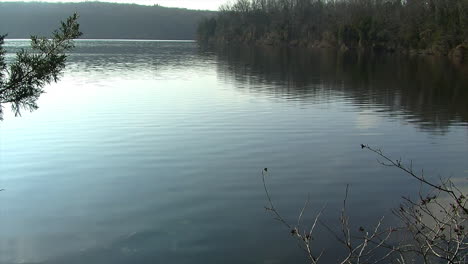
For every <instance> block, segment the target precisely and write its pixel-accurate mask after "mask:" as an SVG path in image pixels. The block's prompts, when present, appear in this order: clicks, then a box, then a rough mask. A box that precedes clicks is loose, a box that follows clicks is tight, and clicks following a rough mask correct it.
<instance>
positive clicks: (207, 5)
mask: <svg viewBox="0 0 468 264" xmlns="http://www.w3.org/2000/svg"><path fill="white" fill-rule="evenodd" d="M18 1H21V0H0V2H18ZM22 2H63V3H71V2H85V0H42V1H38V0H28V1H22ZM100 2H114V3H134V4H140V5H154V4H159V5H162V6H167V7H182V8H189V9H206V10H218V8H219V6H220V5H222V4H224V3H226V2H229V0H100Z"/></svg>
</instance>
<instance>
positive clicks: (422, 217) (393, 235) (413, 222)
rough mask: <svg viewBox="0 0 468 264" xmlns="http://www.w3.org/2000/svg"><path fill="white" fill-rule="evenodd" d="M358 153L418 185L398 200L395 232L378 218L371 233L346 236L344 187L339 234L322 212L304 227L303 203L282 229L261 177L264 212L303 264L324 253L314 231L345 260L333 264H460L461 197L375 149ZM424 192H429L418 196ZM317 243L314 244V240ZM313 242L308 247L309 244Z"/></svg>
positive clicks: (465, 217)
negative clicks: (331, 240) (328, 238)
mask: <svg viewBox="0 0 468 264" xmlns="http://www.w3.org/2000/svg"><path fill="white" fill-rule="evenodd" d="M361 148H362V149H367V150H370V151H372V152H374V153H376V154H377V155H378V156H379V157H380V158H381V159H382V160H383V161H379V162H380V163H381V164H382V165H384V166H389V167H396V168H398V169H400V170H402V171H403V172H405V173H406V174H407V175H409V176H411V177H412V178H414V179H416V180H417V181H418V182H419V183H420V184H421V189H420V192H419V194H418V198H417V199H411V198H409V197H404V198H403V200H404V201H403V203H401V205H400V207H399V208H398V209H396V210H394V211H393V213H394V214H395V215H396V216H397V217H398V218H399V219H400V223H401V226H399V227H385V226H384V225H383V220H384V218H383V217H382V218H381V219H380V220H379V221H378V222H377V223H376V225H375V226H374V227H371V228H366V227H362V226H361V227H359V229H358V230H355V231H354V230H351V227H350V226H351V225H350V218H349V216H348V214H347V198H348V187H349V186H347V187H346V195H345V198H344V201H343V207H342V210H341V214H340V218H339V220H340V228H339V231H336V230H334V228H333V227H331V226H330V225H329V224H328V223H325V222H322V221H321V220H320V217H321V215H322V213H323V210H324V209H323V208H322V210H320V211H319V213H318V214H317V215H316V216H315V218H314V220H313V221H312V223H311V224H310V227H309V228H307V227H304V226H305V225H304V224H303V223H302V217H303V215H304V212H305V210H306V208H307V206H308V204H309V199H307V201H306V203H305V205H304V207H303V208H302V210H301V212H300V214H299V217H298V220H297V224H295V225H293V224H290V223H288V222H287V221H286V220H285V219H284V218H283V217H282V216H281V214H280V213H279V211H278V210H277V209H276V207H275V206H274V204H273V202H272V199H271V196H270V193H269V192H268V188H267V186H266V183H265V177H266V175H267V174H268V169H267V168H265V169H263V171H262V176H263V177H262V179H263V186H264V188H265V193H266V196H267V199H268V203H269V204H268V206H267V207H265V208H266V209H267V211H269V212H271V213H272V215H273V217H274V219H276V220H278V221H279V222H280V223H281V224H282V225H284V226H285V227H287V228H288V230H289V232H290V234H291V235H292V236H293V237H294V238H295V239H296V240H297V242H298V243H299V246H300V247H301V248H302V249H303V250H304V252H305V253H306V255H307V257H308V260H309V263H311V264H316V263H319V261H320V260H321V258H322V256H323V254H324V252H325V250H324V249H320V248H318V247H319V244H320V242H319V241H314V237H313V236H314V232H315V231H316V229H317V228H318V227H319V225H320V226H321V227H323V228H324V229H325V230H327V231H329V233H330V234H331V235H332V236H333V237H335V238H336V240H337V241H338V242H339V244H340V245H342V246H343V248H344V250H345V252H346V254H345V255H344V257H343V259H341V260H339V261H338V262H337V263H340V264H358V263H359V264H364V263H425V264H429V263H451V264H457V263H460V264H461V263H466V260H467V257H468V234H467V232H466V230H465V226H466V224H467V221H468V206H467V202H468V201H467V198H466V195H467V194H466V193H464V192H463V191H462V190H460V189H458V188H457V186H456V185H455V184H454V183H453V182H452V181H450V180H442V179H441V181H440V183H437V184H436V183H433V182H431V181H429V180H428V179H426V178H425V177H424V173H423V172H421V173H420V174H418V173H416V172H415V171H414V170H413V166H412V162H411V163H410V164H409V165H404V164H403V163H402V161H401V160H392V159H391V158H389V157H388V156H386V155H385V154H383V152H382V151H381V150H379V149H374V148H372V147H369V146H368V145H361ZM427 188H429V189H430V190H429V191H423V190H424V189H427ZM315 240H317V239H315ZM313 242H314V244H313Z"/></svg>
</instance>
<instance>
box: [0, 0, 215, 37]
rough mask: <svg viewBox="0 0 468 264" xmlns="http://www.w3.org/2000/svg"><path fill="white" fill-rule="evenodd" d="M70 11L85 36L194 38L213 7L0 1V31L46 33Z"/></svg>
mask: <svg viewBox="0 0 468 264" xmlns="http://www.w3.org/2000/svg"><path fill="white" fill-rule="evenodd" d="M74 12H76V13H78V14H79V15H80V19H79V22H80V25H81V31H83V33H84V34H83V37H82V38H86V39H172V40H181V39H195V38H196V29H197V25H198V23H199V21H200V20H202V19H203V18H205V17H209V16H212V15H213V14H214V13H215V12H213V11H198V10H188V9H182V8H167V7H161V6H157V5H156V6H142V5H135V4H114V3H101V2H82V3H37V2H36V3H34V2H29V3H24V2H0V34H6V33H8V37H7V38H29V36H30V35H46V36H49V35H50V33H51V32H52V31H53V30H54V29H56V28H57V27H58V25H59V22H60V21H61V20H64V19H65V18H67V17H68V16H69V15H71V14H73V13H74Z"/></svg>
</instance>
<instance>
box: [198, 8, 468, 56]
mask: <svg viewBox="0 0 468 264" xmlns="http://www.w3.org/2000/svg"><path fill="white" fill-rule="evenodd" d="M467 29H468V3H467V2H466V1H458V0H456V1H448V0H431V1H428V2H424V3H423V2H414V1H412V2H408V3H402V2H401V1H385V2H383V1H371V0H363V1H358V2H356V1H340V2H335V1H333V2H322V1H320V0H298V1H292V0H284V1H278V0H238V1H237V2H236V3H234V4H232V5H230V6H225V7H223V8H222V9H221V10H220V12H218V14H217V16H215V17H212V18H209V19H205V20H204V21H202V22H201V23H200V24H199V27H198V32H197V36H198V40H199V42H200V43H216V44H223V45H225V44H240V43H242V44H249V45H260V46H291V47H307V48H335V49H339V50H342V51H347V50H353V49H354V50H372V51H379V52H402V53H409V54H419V55H437V56H449V57H450V58H453V60H455V61H457V62H460V63H463V62H466V60H467V51H468V30H467Z"/></svg>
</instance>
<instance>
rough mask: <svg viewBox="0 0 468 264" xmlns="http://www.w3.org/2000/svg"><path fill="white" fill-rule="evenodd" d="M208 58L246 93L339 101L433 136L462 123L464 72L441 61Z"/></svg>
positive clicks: (282, 52)
mask: <svg viewBox="0 0 468 264" xmlns="http://www.w3.org/2000/svg"><path fill="white" fill-rule="evenodd" d="M214 52H215V54H217V59H218V60H219V63H218V64H217V65H218V69H217V71H218V74H219V76H221V78H224V79H225V80H234V82H235V85H236V87H237V88H238V89H243V90H244V91H245V92H248V93H257V94H264V95H267V96H273V97H280V98H282V99H291V100H299V101H303V102H312V103H315V102H323V101H325V102H330V101H333V98H336V97H337V96H341V97H343V100H345V101H347V102H349V103H351V104H352V105H356V106H358V107H360V108H363V110H365V109H370V108H373V109H375V108H378V109H379V111H381V112H383V113H385V114H386V115H388V116H389V117H392V116H402V117H403V118H404V119H405V120H406V121H407V122H411V123H415V124H416V125H417V126H419V127H420V128H421V129H423V130H428V131H432V132H436V133H445V132H446V131H447V130H448V127H449V126H451V125H456V124H459V123H462V124H463V123H465V124H466V122H467V121H468V104H466V102H467V100H468V67H466V65H465V66H460V65H454V64H453V63H451V62H450V61H448V60H447V59H445V58H440V57H410V56H405V55H395V54H387V55H384V54H365V53H357V52H346V53H341V52H336V51H331V50H315V51H311V50H303V49H277V48H271V47H266V48H246V47H229V48H224V49H216V50H215V51H214Z"/></svg>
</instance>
